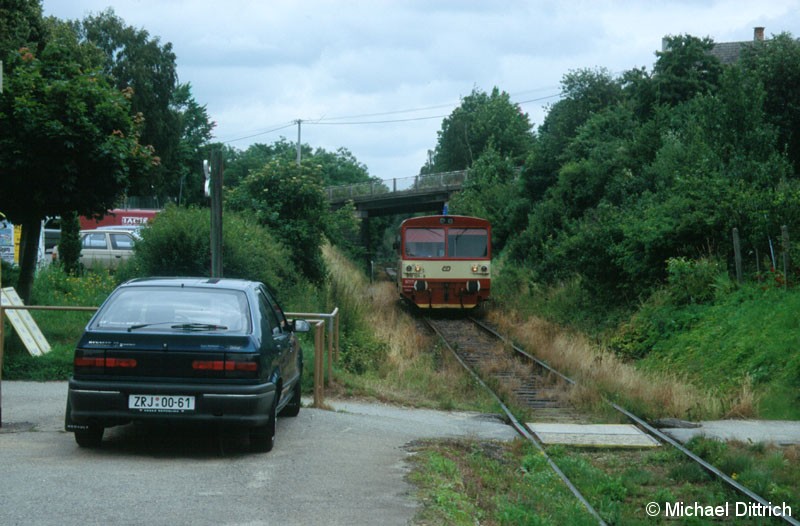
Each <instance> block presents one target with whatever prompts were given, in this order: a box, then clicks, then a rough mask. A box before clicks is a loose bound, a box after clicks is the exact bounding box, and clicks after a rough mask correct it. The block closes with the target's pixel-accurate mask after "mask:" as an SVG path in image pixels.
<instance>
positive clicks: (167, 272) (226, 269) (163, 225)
mask: <svg viewBox="0 0 800 526" xmlns="http://www.w3.org/2000/svg"><path fill="white" fill-rule="evenodd" d="M210 229H211V226H210V219H209V211H208V210H206V209H200V208H179V207H167V209H166V210H164V211H163V212H161V213H160V214H159V215H158V216H157V217H156V218H155V220H153V221H152V223H151V225H150V226H149V227H148V228H146V229H144V230H143V231H142V239H141V240H140V241H139V242H137V243H136V247H135V252H134V257H133V258H132V259H131V261H130V263H129V264H128V265H126V267H125V268H124V269H121V270H120V272H119V274H120V276H121V277H122V278H129V277H134V276H210V275H211V245H210ZM222 231H223V247H222V272H223V275H224V276H225V277H227V278H240V279H250V280H255V281H261V282H263V283H266V284H267V285H268V286H270V287H271V288H273V289H274V290H275V291H276V294H277V295H278V297H279V298H287V297H288V296H289V295H290V294H291V292H292V291H293V289H294V288H295V287H301V288H302V287H303V285H304V283H303V280H302V278H301V277H300V275H299V271H295V269H294V267H293V266H292V264H291V254H290V252H289V250H288V249H287V248H286V246H285V244H284V243H283V242H281V241H279V240H278V239H277V238H276V236H275V235H273V233H272V232H270V231H269V230H268V229H267V228H265V227H263V226H261V225H259V224H257V223H256V222H255V221H254V220H251V219H249V218H248V217H247V216H246V215H245V214H243V213H241V214H240V213H233V212H226V213H225V214H224V216H223V227H222Z"/></svg>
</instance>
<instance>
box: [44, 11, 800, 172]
mask: <svg viewBox="0 0 800 526" xmlns="http://www.w3.org/2000/svg"><path fill="white" fill-rule="evenodd" d="M43 6H44V11H45V14H46V15H53V16H56V17H58V18H61V19H69V20H71V19H81V18H84V17H85V16H86V15H88V14H96V13H98V12H100V11H102V10H104V9H106V8H109V7H111V8H113V9H114V11H115V13H116V14H117V15H118V16H119V17H121V18H122V19H123V20H124V21H125V23H126V24H127V25H131V26H135V27H138V28H144V29H146V30H147V31H148V32H149V33H150V35H151V36H154V37H158V38H159V39H160V40H161V42H162V43H164V42H171V43H172V45H173V49H174V51H175V53H176V55H177V63H178V75H179V77H180V81H181V82H189V83H191V85H192V93H193V94H194V97H195V100H197V101H198V102H199V103H200V104H204V105H206V107H207V110H208V113H209V115H210V117H211V119H212V120H213V121H214V122H215V123H216V128H215V138H216V140H219V141H223V142H226V143H228V144H230V145H232V146H234V147H236V148H239V149H242V150H243V149H246V148H247V147H248V146H249V145H250V144H252V143H254V142H260V143H272V142H274V141H276V140H278V139H279V138H280V137H281V136H283V137H286V138H287V139H289V140H290V141H296V139H297V125H296V124H294V122H295V121H296V120H298V119H301V120H302V121H303V124H302V142H304V143H307V144H310V145H311V146H312V147H314V148H317V147H321V148H325V149H326V150H330V151H335V150H336V149H337V148H339V147H344V148H347V149H348V150H350V151H351V152H352V153H353V154H354V155H355V156H356V158H357V159H358V160H359V161H360V162H362V163H364V164H365V165H367V167H368V169H369V172H370V174H371V175H373V176H377V177H380V178H382V179H392V178H403V177H410V176H413V175H415V174H417V173H418V172H419V168H420V167H421V166H422V165H423V164H424V162H425V160H426V158H427V152H428V150H431V149H433V148H434V146H435V145H436V132H437V131H438V130H439V129H440V127H441V122H442V118H443V117H445V116H447V115H448V114H449V113H450V112H451V111H452V110H453V109H454V108H455V107H457V106H458V104H459V101H460V99H461V97H464V96H466V95H469V94H470V92H471V91H472V90H473V89H475V88H477V89H480V90H483V91H487V92H488V91H490V90H491V89H492V88H493V87H495V86H496V87H498V88H499V89H501V90H503V91H506V92H507V93H509V94H510V95H511V98H512V100H513V101H515V102H517V103H519V104H520V106H521V107H522V109H523V110H524V111H525V112H527V113H528V115H529V116H530V118H531V121H532V122H533V124H534V127H537V126H539V125H540V124H541V123H542V121H543V119H544V115H545V113H546V108H547V105H548V104H552V103H553V102H555V101H557V100H558V93H559V83H560V81H561V79H562V77H563V76H564V74H566V73H568V72H569V71H572V70H576V69H583V68H605V69H607V70H608V71H610V72H611V73H612V74H620V73H622V72H623V71H625V70H628V69H632V68H636V67H646V68H647V69H648V70H651V69H652V66H653V63H654V61H655V52H656V51H657V50H658V49H660V46H661V39H662V37H664V36H666V35H682V34H690V35H694V36H698V37H705V36H708V37H711V38H712V39H713V40H714V41H715V42H733V41H744V40H751V39H752V38H753V28H754V27H756V26H761V27H765V33H766V36H767V37H768V38H769V36H770V35H772V34H777V33H781V32H789V33H791V34H792V35H794V36H795V37H799V36H800V0H762V1H760V2H756V1H753V0H664V1H662V2H653V1H650V0H640V1H634V0H627V1H611V0H584V1H572V0H561V1H544V0H528V1H524V0H499V1H490V0H485V1H480V0H442V1H437V0H427V1H424V0H404V1H401V0H394V1H388V0H386V1H381V0H372V1H368V0H363V1H361V0H353V1H345V0H339V1H333V0H329V1H325V0H303V1H289V0H285V1H282V0H270V1H266V0H264V1H258V0H228V1H226V2H220V1H219V0H215V1H212V0H43Z"/></svg>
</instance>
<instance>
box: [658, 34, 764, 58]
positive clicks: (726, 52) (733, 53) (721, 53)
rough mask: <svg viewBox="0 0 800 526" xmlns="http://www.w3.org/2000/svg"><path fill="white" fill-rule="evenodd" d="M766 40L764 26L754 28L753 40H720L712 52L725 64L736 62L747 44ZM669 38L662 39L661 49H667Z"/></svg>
mask: <svg viewBox="0 0 800 526" xmlns="http://www.w3.org/2000/svg"><path fill="white" fill-rule="evenodd" d="M763 41H764V28H763V27H755V28H753V40H745V41H743V42H720V43H718V44H714V48H713V49H712V50H711V54H712V55H713V56H715V57H717V58H718V59H719V61H720V62H722V63H723V64H735V63H736V62H738V61H739V55H740V54H741V52H742V49H743V48H745V47H747V46H752V45H753V44H754V43H755V42H763ZM667 48H668V45H667V39H666V37H665V38H662V39H661V51H667Z"/></svg>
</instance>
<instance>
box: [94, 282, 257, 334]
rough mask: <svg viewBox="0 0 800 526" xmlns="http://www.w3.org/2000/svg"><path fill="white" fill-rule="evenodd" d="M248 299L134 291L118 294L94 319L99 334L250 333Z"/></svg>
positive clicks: (174, 290) (238, 294) (203, 292)
mask: <svg viewBox="0 0 800 526" xmlns="http://www.w3.org/2000/svg"><path fill="white" fill-rule="evenodd" d="M248 312H249V309H248V303H247V296H246V295H245V294H244V292H242V291H238V290H219V289H205V288H191V287H131V288H123V289H121V290H119V291H118V292H117V294H115V295H114V296H113V297H112V298H111V299H110V300H109V301H108V303H106V305H104V306H103V308H102V310H101V311H100V312H99V313H98V314H97V316H96V317H95V318H94V320H93V322H92V325H91V327H90V328H92V329H96V330H112V331H113V330H121V331H122V330H126V331H127V330H133V329H136V330H144V329H145V328H146V329H147V330H154V331H167V332H174V331H182V330H214V331H223V332H226V333H230V332H235V333H249V332H250V329H251V327H250V316H249V315H248Z"/></svg>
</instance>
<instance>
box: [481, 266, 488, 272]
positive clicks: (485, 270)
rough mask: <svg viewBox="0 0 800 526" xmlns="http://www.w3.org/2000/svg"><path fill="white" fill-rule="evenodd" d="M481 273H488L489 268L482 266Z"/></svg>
mask: <svg viewBox="0 0 800 526" xmlns="http://www.w3.org/2000/svg"><path fill="white" fill-rule="evenodd" d="M481 272H489V267H487V266H486V265H484V266H482V267H481Z"/></svg>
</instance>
